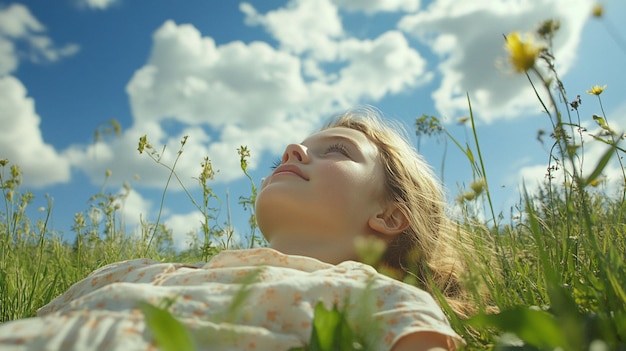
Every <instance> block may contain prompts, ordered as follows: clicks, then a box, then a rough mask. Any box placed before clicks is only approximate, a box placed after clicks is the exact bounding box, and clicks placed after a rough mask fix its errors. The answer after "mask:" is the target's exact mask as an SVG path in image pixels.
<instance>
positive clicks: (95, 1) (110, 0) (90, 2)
mask: <svg viewBox="0 0 626 351" xmlns="http://www.w3.org/2000/svg"><path fill="white" fill-rule="evenodd" d="M75 1H76V3H77V4H78V6H80V7H86V8H88V9H90V10H106V9H108V8H109V7H111V6H113V5H115V4H117V3H119V0H75Z"/></svg>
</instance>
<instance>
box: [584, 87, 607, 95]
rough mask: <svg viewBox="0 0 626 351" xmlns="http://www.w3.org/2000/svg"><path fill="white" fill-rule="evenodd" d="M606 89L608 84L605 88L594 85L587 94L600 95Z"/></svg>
mask: <svg viewBox="0 0 626 351" xmlns="http://www.w3.org/2000/svg"><path fill="white" fill-rule="evenodd" d="M604 89H606V84H604V86H599V85H594V86H592V87H591V90H587V94H589V95H600V94H602V92H603V91H604Z"/></svg>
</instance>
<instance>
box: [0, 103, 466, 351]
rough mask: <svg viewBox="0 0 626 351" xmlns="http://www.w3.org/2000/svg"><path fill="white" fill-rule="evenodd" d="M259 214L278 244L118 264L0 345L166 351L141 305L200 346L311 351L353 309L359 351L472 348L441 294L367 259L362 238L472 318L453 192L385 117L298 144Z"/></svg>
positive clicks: (364, 115)
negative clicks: (319, 320)
mask: <svg viewBox="0 0 626 351" xmlns="http://www.w3.org/2000/svg"><path fill="white" fill-rule="evenodd" d="M256 215H257V221H258V224H259V228H260V229H261V231H262V232H263V234H264V236H265V237H266V239H267V241H268V243H269V247H268V248H258V249H249V250H226V251H222V252H220V253H219V254H217V255H216V256H215V257H213V258H212V259H211V260H210V261H209V262H208V263H206V264H196V265H186V264H170V263H158V262H155V261H151V260H146V259H140V260H131V261H126V262H119V263H115V264H111V265H108V266H105V267H103V268H101V269H99V270H97V271H95V272H93V273H92V274H90V275H89V277H87V278H85V279H84V280H82V281H80V282H78V283H76V284H75V285H74V286H72V287H71V288H70V289H69V290H68V291H67V292H66V293H64V294H63V295H61V296H59V297H57V298H56V299H54V300H53V301H52V302H51V303H49V304H48V305H46V306H44V307H43V308H41V309H40V310H39V311H38V315H39V316H38V317H36V318H29V319H23V320H18V321H12V322H8V323H5V324H3V325H1V326H0V349H3V350H43V349H60V350H92V349H93V350H95V349H98V350H101V349H115V350H152V349H157V348H158V343H157V340H156V339H155V334H154V331H153V330H151V329H150V327H149V326H148V325H147V323H146V317H145V315H144V313H143V312H142V310H141V309H140V308H139V306H140V303H141V302H148V303H150V304H153V305H157V306H162V307H163V306H167V307H166V308H167V310H168V311H169V312H170V313H171V314H172V315H173V316H174V317H175V318H176V319H177V320H178V321H179V322H181V323H182V324H183V325H184V326H185V328H186V329H187V330H188V332H189V334H190V335H191V339H192V340H193V343H194V345H195V347H196V348H197V349H200V350H295V349H302V350H304V349H307V348H308V347H310V346H311V344H312V343H315V342H314V341H312V340H313V338H314V336H315V335H316V334H315V333H314V332H313V330H314V328H316V326H315V323H314V319H315V315H316V313H318V314H319V313H321V312H320V310H319V309H320V308H322V309H323V310H333V308H336V309H337V310H338V311H343V312H345V314H346V316H347V317H346V318H347V323H348V325H349V327H350V329H351V330H352V332H353V334H352V335H353V340H352V342H353V345H354V346H355V349H358V348H359V347H360V348H361V349H369V350H395V351H402V350H453V349H456V348H457V347H459V346H461V345H463V340H462V339H461V338H460V337H459V336H458V335H457V334H456V333H455V332H454V331H453V330H452V328H451V327H450V326H449V324H448V322H447V320H446V317H445V315H444V313H443V312H442V310H441V309H440V308H439V307H438V305H437V304H436V303H435V301H434V299H433V298H432V297H431V295H429V294H428V293H427V292H425V291H424V290H421V289H419V288H416V287H414V286H413V285H409V284H405V283H402V282H400V281H398V280H395V279H392V278H389V277H388V276H386V275H382V274H380V273H378V272H376V270H374V269H373V268H372V267H371V266H369V265H365V264H363V263H359V262H358V261H359V259H360V258H361V257H360V255H359V254H358V250H357V245H356V243H357V242H363V240H365V241H367V240H370V241H372V240H373V241H374V242H384V243H386V250H385V252H384V256H383V259H382V261H383V262H382V266H384V267H385V268H386V269H387V270H394V271H399V272H400V271H408V268H410V267H411V268H413V270H414V271H415V272H416V273H417V278H418V280H419V283H420V284H421V286H423V287H424V288H425V289H428V287H429V286H431V285H430V284H428V283H427V282H428V281H433V282H434V283H435V285H437V288H438V289H440V291H442V293H443V294H444V295H445V296H447V298H448V299H449V300H448V303H449V304H450V305H451V306H452V307H453V308H454V309H455V312H457V313H458V314H460V315H463V314H464V313H465V305H464V304H463V302H462V289H461V286H460V284H459V283H458V278H459V275H460V274H461V272H462V270H461V268H462V265H461V264H460V262H462V260H461V259H460V258H459V257H458V255H457V253H456V250H455V249H454V245H453V242H454V240H452V238H453V237H454V235H455V233H454V231H453V230H452V229H451V228H452V227H451V226H450V224H449V221H448V219H447V218H446V216H445V214H444V204H443V196H442V191H441V186H440V184H439V183H438V181H437V180H436V179H435V177H434V176H433V174H432V172H431V170H430V168H429V167H428V166H427V165H426V164H425V162H424V161H423V160H422V159H421V157H420V156H419V155H418V154H417V153H416V152H415V150H414V149H413V148H412V147H411V146H410V144H409V143H407V141H405V139H403V138H402V137H401V136H400V134H398V133H397V132H396V131H395V130H394V129H392V128H390V127H389V126H387V125H385V124H384V123H383V122H382V121H381V120H380V118H378V117H377V116H376V115H375V113H374V112H373V111H372V110H368V109H365V110H363V111H358V112H357V111H353V112H348V113H346V114H344V115H342V116H339V117H338V118H336V119H335V120H334V121H333V122H332V123H330V124H328V125H327V126H326V127H325V128H323V129H322V130H321V131H320V132H317V133H314V134H313V135H311V136H309V137H308V138H306V139H305V140H304V141H302V142H300V143H298V144H290V145H288V146H287V147H286V149H285V152H284V154H283V156H282V160H281V164H280V165H279V166H278V167H277V168H276V169H275V170H274V171H273V172H272V173H271V174H270V175H269V176H268V177H267V178H266V179H265V180H264V181H263V183H262V185H261V188H260V190H259V193H258V196H257V203H256ZM165 302H167V304H164V303H165ZM321 328H322V329H323V328H324V326H321Z"/></svg>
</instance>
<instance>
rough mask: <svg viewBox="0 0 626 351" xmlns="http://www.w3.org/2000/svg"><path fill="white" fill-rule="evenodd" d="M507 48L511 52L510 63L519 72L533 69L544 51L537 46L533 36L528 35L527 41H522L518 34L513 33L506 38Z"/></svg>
mask: <svg viewBox="0 0 626 351" xmlns="http://www.w3.org/2000/svg"><path fill="white" fill-rule="evenodd" d="M505 48H506V49H507V50H508V51H509V54H510V56H509V61H510V62H511V65H513V68H514V69H515V71H517V72H526V71H528V70H529V69H531V68H532V67H533V66H534V65H535V60H536V59H537V57H538V56H539V53H540V52H541V49H542V48H541V46H538V45H535V43H534V42H533V37H532V36H531V35H527V36H526V41H522V40H521V38H520V34H519V33H518V32H512V33H510V34H509V35H508V36H507V37H506V43H505Z"/></svg>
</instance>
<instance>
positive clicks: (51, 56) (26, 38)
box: [0, 4, 79, 76]
mask: <svg viewBox="0 0 626 351" xmlns="http://www.w3.org/2000/svg"><path fill="white" fill-rule="evenodd" d="M45 30H46V28H45V27H44V26H43V25H42V24H41V23H40V22H39V21H38V20H37V19H36V18H35V17H34V16H33V15H32V14H31V13H30V11H29V10H28V8H27V7H26V6H24V5H21V4H12V5H10V6H8V7H2V6H0V76H1V75H5V74H10V73H12V72H14V71H15V70H16V69H17V67H18V65H19V60H20V58H25V59H28V60H30V61H32V62H35V63H39V62H55V61H58V60H59V59H61V58H63V57H66V56H72V55H74V54H76V53H77V52H78V50H79V46H78V45H76V44H67V45H65V46H63V47H57V46H56V45H55V44H54V43H53V41H52V39H50V38H49V37H48V36H46V35H44V34H43V33H44V32H45ZM22 42H24V43H26V46H27V47H26V48H25V49H24V48H21V45H16V44H21V43H22Z"/></svg>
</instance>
